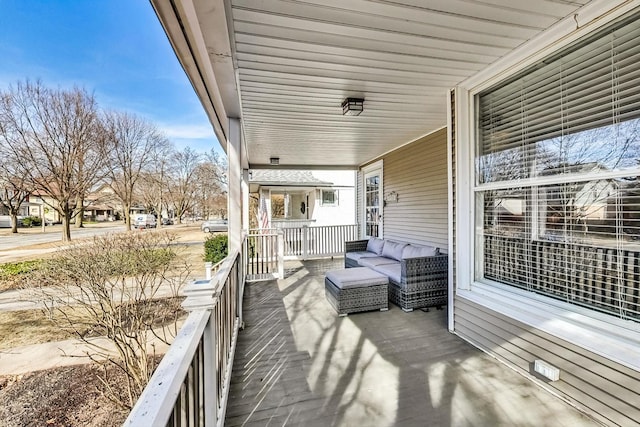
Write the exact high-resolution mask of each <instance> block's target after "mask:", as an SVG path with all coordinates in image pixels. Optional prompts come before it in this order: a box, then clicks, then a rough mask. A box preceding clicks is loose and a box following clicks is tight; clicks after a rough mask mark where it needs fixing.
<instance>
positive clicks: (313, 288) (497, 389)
mask: <svg viewBox="0 0 640 427" xmlns="http://www.w3.org/2000/svg"><path fill="white" fill-rule="evenodd" d="M342 262H343V261H342V259H339V260H336V261H307V262H300V263H295V264H288V265H287V267H288V269H287V274H286V279H284V280H280V281H278V282H276V281H270V282H258V283H253V284H250V285H248V286H247V288H246V291H245V299H244V313H245V329H244V330H243V331H241V332H240V335H239V339H238V346H237V350H236V356H235V363H234V370H233V378H232V385H231V392H230V396H229V404H228V409H227V417H226V424H225V425H227V426H283V425H304V426H306V427H308V426H492V427H493V426H536V427H538V426H575V427H578V426H589V425H599V424H596V423H594V422H593V421H591V420H590V419H589V418H587V417H586V416H584V415H582V414H581V413H579V412H578V411H576V410H575V409H574V408H572V407H571V406H569V405H567V404H565V403H564V402H563V401H561V400H559V399H558V398H556V397H555V396H553V395H551V394H550V393H548V392H546V391H544V390H542V389H541V388H539V387H538V386H536V385H535V384H534V383H532V382H530V381H529V380H527V379H526V378H524V377H523V376H521V375H519V374H518V373H516V372H514V371H513V370H511V369H510V368H508V367H506V366H505V365H503V364H501V363H499V362H497V361H496V360H494V359H493V358H491V357H489V356H487V355H486V354H484V353H482V352H481V351H479V350H477V349H476V348H475V347H473V346H471V345H469V344H467V343H466V342H465V341H462V340H461V339H459V338H458V337H457V336H456V335H453V334H451V333H449V332H448V331H447V327H446V312H445V311H444V310H431V311H430V312H423V311H420V310H417V311H414V312H412V313H405V312H403V311H402V310H400V309H399V308H398V307H396V306H393V305H391V304H390V310H389V311H387V312H379V311H378V312H368V313H359V314H352V315H349V316H347V317H338V316H337V315H336V313H335V312H334V311H333V309H332V308H331V306H330V305H329V304H328V303H327V301H326V299H325V297H324V282H323V274H324V271H326V270H327V269H331V268H340V266H341V264H342Z"/></svg>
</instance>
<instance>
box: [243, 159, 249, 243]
mask: <svg viewBox="0 0 640 427" xmlns="http://www.w3.org/2000/svg"><path fill="white" fill-rule="evenodd" d="M249 228H250V227H249V169H243V170H242V230H243V231H244V232H245V233H246V234H249Z"/></svg>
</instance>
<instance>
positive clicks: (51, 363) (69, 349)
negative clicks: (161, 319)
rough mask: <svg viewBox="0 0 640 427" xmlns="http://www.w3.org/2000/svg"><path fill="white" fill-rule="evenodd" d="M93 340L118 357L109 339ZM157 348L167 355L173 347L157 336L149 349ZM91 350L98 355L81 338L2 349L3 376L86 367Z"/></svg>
mask: <svg viewBox="0 0 640 427" xmlns="http://www.w3.org/2000/svg"><path fill="white" fill-rule="evenodd" d="M180 326H181V322H179V324H178V330H179V329H180ZM91 340H92V342H95V343H96V344H99V345H100V346H102V347H103V348H107V349H110V350H111V351H112V352H113V354H116V350H115V347H114V346H113V344H112V343H111V342H110V341H109V340H107V339H106V338H105V337H96V338H92V339H91ZM154 346H155V352H156V354H164V353H166V351H167V349H168V348H169V346H168V345H167V344H164V343H163V342H161V341H160V340H158V339H157V338H155V337H153V338H152V339H150V342H149V346H148V347H147V348H148V350H149V351H153V347H154ZM87 351H91V352H95V351H96V350H95V349H92V348H91V347H89V346H88V345H87V344H85V343H83V342H81V341H80V340H77V339H70V340H65V341H56V342H48V343H42V344H31V345H25V346H22V347H14V348H11V349H7V350H0V375H21V374H26V373H28V372H34V371H42V370H45V369H51V368H59V367H61V366H70V365H82V364H85V363H89V362H90V359H89V357H87V355H86V352H87Z"/></svg>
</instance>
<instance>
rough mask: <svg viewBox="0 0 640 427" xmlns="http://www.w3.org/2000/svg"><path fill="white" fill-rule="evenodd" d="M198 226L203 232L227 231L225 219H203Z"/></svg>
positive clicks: (227, 226)
mask: <svg viewBox="0 0 640 427" xmlns="http://www.w3.org/2000/svg"><path fill="white" fill-rule="evenodd" d="M200 228H201V229H202V231H204V232H205V233H213V232H216V231H227V230H228V228H229V224H228V223H227V220H226V219H209V220H207V221H204V222H203V223H202V225H201V226H200Z"/></svg>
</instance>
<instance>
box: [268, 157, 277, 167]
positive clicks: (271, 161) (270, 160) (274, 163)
mask: <svg viewBox="0 0 640 427" xmlns="http://www.w3.org/2000/svg"><path fill="white" fill-rule="evenodd" d="M269 163H271V164H272V165H279V164H280V157H271V158H270V159H269Z"/></svg>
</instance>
